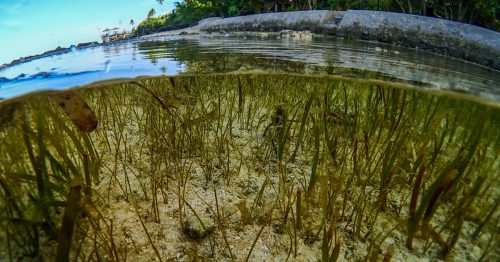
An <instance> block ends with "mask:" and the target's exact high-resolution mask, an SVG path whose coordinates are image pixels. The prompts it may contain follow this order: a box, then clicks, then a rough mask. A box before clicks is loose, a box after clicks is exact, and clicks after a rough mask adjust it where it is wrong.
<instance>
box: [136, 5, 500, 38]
mask: <svg viewBox="0 0 500 262" xmlns="http://www.w3.org/2000/svg"><path fill="white" fill-rule="evenodd" d="M157 2H158V3H159V4H163V3H164V0H157ZM317 9H323V10H347V9H365V10H382V11H393V12H402V13H408V14H415V15H423V16H432V17H438V18H443V19H448V20H453V21H459V22H463V23H469V24H475V25H479V26H483V27H486V28H489V29H493V30H496V31H500V23H499V17H500V1H499V0H182V1H180V2H176V3H175V8H174V9H173V10H172V11H171V12H170V13H167V14H163V15H159V16H156V12H155V10H154V9H151V10H150V11H149V12H148V14H147V17H146V19H145V20H143V21H142V22H141V23H139V24H138V25H137V27H136V28H135V29H134V34H135V35H143V34H150V33H154V32H160V31H165V30H172V29H179V28H184V27H188V26H192V25H194V24H196V23H197V22H198V21H199V20H201V19H204V18H208V17H231V16H239V15H249V14H258V13H269V12H284V11H298V10H317Z"/></svg>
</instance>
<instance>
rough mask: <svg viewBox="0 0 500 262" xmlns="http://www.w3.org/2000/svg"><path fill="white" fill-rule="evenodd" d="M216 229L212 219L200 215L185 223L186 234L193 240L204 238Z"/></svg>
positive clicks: (193, 216)
mask: <svg viewBox="0 0 500 262" xmlns="http://www.w3.org/2000/svg"><path fill="white" fill-rule="evenodd" d="M214 229H215V225H214V222H213V221H212V219H210V218H208V217H206V216H204V215H199V217H197V216H195V215H191V216H189V217H187V218H186V221H185V222H184V232H185V233H186V234H188V235H189V236H190V237H191V238H193V239H199V238H203V237H205V236H206V235H208V234H209V233H211V232H213V231H214Z"/></svg>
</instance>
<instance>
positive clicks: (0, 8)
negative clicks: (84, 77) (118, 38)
mask: <svg viewBox="0 0 500 262" xmlns="http://www.w3.org/2000/svg"><path fill="white" fill-rule="evenodd" d="M177 1H179V0H167V1H164V3H163V5H159V4H158V3H157V2H156V0H106V1H99V0H75V1H63V0H45V1H35V0H0V36H1V41H0V50H2V52H0V65H4V64H9V63H11V62H12V61H14V60H17V59H20V58H22V57H28V56H34V55H39V54H42V53H44V52H46V51H49V50H54V49H56V48H58V47H62V48H67V47H70V46H71V45H77V44H78V43H87V42H94V41H98V42H100V41H101V38H100V36H101V34H102V31H103V30H104V29H105V28H113V27H118V28H120V30H127V31H130V30H131V29H132V27H133V26H136V25H137V24H139V23H140V22H141V21H142V20H144V19H145V18H146V16H147V13H148V11H149V10H150V9H151V8H154V9H155V10H156V13H157V15H159V14H163V13H167V12H170V11H171V10H173V8H174V2H177ZM131 19H133V20H134V22H135V24H134V25H130V20H131Z"/></svg>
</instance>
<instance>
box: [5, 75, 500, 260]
mask: <svg viewBox="0 0 500 262" xmlns="http://www.w3.org/2000/svg"><path fill="white" fill-rule="evenodd" d="M499 130H500V109H499V107H498V106H497V105H486V104H481V103H478V102H476V101H473V100H467V99H460V98H459V97H456V96H449V95H447V94H446V93H435V92H434V93H432V92H429V91H422V90H420V91H419V90H415V89H410V88H405V87H402V86H396V85H390V84H386V83H383V82H381V81H361V80H350V79H346V78H339V77H332V76H320V77H313V76H300V75H294V74H213V75H203V76H202V75H199V76H195V75H183V76H177V77H158V78H144V79H136V80H121V81H115V82H107V83H102V84H97V85H93V86H89V87H86V88H80V89H74V90H71V91H64V92H46V93H38V94H32V95H29V96H25V97H20V98H16V99H11V100H7V101H2V102H1V103H0V260H8V261H13V260H57V261H69V260H71V261H80V260H82V261H83V260H85V261H101V260H105V261H126V260H131V261H144V260H159V261H168V260H195V259H205V260H235V261H241V260H245V261H253V260H263V259H265V258H268V257H270V258H274V259H277V260H306V259H307V260H321V261H336V260H337V259H340V258H344V259H348V260H366V261H379V260H383V261H390V260H391V259H398V260H409V259H419V258H430V259H444V260H466V259H467V260H483V261H488V260H496V259H498V257H499V244H498V239H499V238H498V237H499V233H500V228H499V225H500V223H499V218H500V214H499V210H498V206H499V201H500V199H499V196H500V195H499V191H498V190H499V188H500V181H499V180H500V176H499V174H500V173H499V170H500V169H499V165H500V132H499Z"/></svg>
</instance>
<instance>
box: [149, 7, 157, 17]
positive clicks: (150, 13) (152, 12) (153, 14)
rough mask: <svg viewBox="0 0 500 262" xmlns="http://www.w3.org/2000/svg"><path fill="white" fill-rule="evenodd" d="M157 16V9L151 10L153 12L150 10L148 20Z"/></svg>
mask: <svg viewBox="0 0 500 262" xmlns="http://www.w3.org/2000/svg"><path fill="white" fill-rule="evenodd" d="M155 14H156V11H155V9H154V8H151V10H149V12H148V18H151V17H153V16H155Z"/></svg>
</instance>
